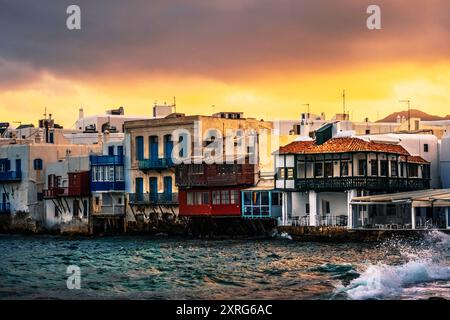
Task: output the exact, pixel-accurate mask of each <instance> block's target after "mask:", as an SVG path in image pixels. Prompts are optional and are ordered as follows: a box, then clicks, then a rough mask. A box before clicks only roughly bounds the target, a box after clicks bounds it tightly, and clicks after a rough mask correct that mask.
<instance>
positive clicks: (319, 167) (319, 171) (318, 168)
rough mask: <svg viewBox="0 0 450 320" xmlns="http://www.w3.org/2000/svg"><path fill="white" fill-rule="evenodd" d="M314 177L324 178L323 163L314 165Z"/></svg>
mask: <svg viewBox="0 0 450 320" xmlns="http://www.w3.org/2000/svg"><path fill="white" fill-rule="evenodd" d="M314 176H315V177H321V176H323V164H322V163H314Z"/></svg>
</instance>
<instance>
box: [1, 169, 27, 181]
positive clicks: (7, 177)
mask: <svg viewBox="0 0 450 320" xmlns="http://www.w3.org/2000/svg"><path fill="white" fill-rule="evenodd" d="M21 179H22V171H1V172H0V181H20V180H21Z"/></svg>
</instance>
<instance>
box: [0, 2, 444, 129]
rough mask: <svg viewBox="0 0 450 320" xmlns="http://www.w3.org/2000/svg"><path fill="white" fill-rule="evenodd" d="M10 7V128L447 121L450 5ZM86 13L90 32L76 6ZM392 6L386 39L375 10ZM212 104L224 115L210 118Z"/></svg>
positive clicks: (5, 23) (6, 64) (5, 20)
mask: <svg viewBox="0 0 450 320" xmlns="http://www.w3.org/2000/svg"><path fill="white" fill-rule="evenodd" d="M55 2H56V1H50V0H42V1H32V0H3V1H0V112H1V115H2V117H1V119H0V121H9V122H13V121H21V122H22V123H35V124H36V123H37V119H38V118H40V117H42V114H43V113H44V107H47V111H48V112H50V113H52V114H53V115H54V117H55V118H56V120H57V122H58V123H60V124H62V125H63V126H64V127H67V128H69V127H71V126H72V125H73V124H74V122H75V120H76V118H77V116H78V108H80V107H83V108H84V110H85V114H86V115H91V114H100V113H103V112H104V110H106V109H111V108H117V107H119V106H124V107H125V112H126V114H133V115H150V114H151V107H152V105H153V103H154V102H155V101H157V102H158V103H164V102H165V101H166V102H167V103H171V102H172V99H173V96H176V99H177V111H178V112H184V113H188V114H210V113H212V112H218V111H243V112H244V113H245V115H246V116H251V117H257V118H264V119H288V118H292V119H294V118H298V117H299V113H300V112H302V111H306V110H305V107H304V106H302V104H304V103H309V104H310V108H311V109H310V111H311V112H312V113H320V112H322V111H323V112H325V113H326V115H327V117H328V118H330V117H331V116H332V115H333V114H334V113H336V112H341V111H342V97H341V95H342V90H343V89H345V90H346V93H347V110H348V111H349V112H350V116H351V118H352V119H353V120H355V121H358V120H362V119H363V118H365V117H369V119H371V120H377V119H379V118H382V117H384V116H386V115H388V114H390V113H392V112H394V111H400V110H404V109H405V108H406V106H405V105H404V104H403V105H402V104H401V103H400V102H399V100H401V99H411V101H412V102H411V107H412V108H416V109H421V110H422V111H425V112H427V113H430V114H436V115H441V116H445V115H448V114H450V41H449V39H450V19H449V17H450V1H448V0H430V1H418V0H412V1H400V0H390V1H359V0H358V1H357V0H352V1H350V0H343V1H332V0H316V1H306V0H305V1H302V0H277V1H274V0H270V1H269V0H239V1H238V0H216V1H206V0H191V1H185V0H184V1H182V0H175V1H153V0H151V1H143V0H142V1H141V0H131V1H126V2H125V1H117V0H110V1H106V0H99V1H87V0H85V1H57V3H55ZM70 4H78V5H79V6H80V8H81V21H82V22H81V25H82V29H81V30H75V31H70V30H68V29H67V28H66V18H67V14H66V8H67V6H68V5H70ZM370 4H377V5H379V6H380V7H381V22H382V29H381V30H368V29H367V28H366V19H367V17H368V14H367V13H366V8H367V7H368V6H369V5H370ZM213 105H214V106H215V107H213Z"/></svg>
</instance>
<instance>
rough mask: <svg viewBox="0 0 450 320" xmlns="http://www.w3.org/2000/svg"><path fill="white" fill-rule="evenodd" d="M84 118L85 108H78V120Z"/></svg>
mask: <svg viewBox="0 0 450 320" xmlns="http://www.w3.org/2000/svg"><path fill="white" fill-rule="evenodd" d="M83 118H84V111H83V108H80V109H78V120H80V119H83Z"/></svg>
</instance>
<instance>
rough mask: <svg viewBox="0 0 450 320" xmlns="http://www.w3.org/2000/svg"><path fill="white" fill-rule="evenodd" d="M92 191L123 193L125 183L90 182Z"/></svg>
mask: <svg viewBox="0 0 450 320" xmlns="http://www.w3.org/2000/svg"><path fill="white" fill-rule="evenodd" d="M91 190H92V191H124V190H125V181H92V182H91Z"/></svg>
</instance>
